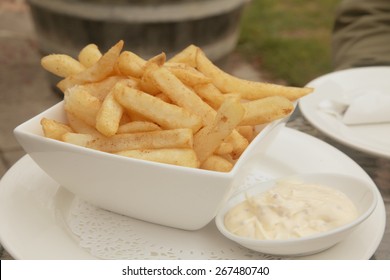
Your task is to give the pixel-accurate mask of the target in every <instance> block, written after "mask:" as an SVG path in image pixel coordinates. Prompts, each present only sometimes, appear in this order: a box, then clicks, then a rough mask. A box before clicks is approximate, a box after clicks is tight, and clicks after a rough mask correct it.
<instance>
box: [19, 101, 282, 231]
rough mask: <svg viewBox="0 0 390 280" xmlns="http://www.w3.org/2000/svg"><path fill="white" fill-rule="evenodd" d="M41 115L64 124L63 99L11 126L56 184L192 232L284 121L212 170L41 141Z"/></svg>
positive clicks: (225, 196)
mask: <svg viewBox="0 0 390 280" xmlns="http://www.w3.org/2000/svg"><path fill="white" fill-rule="evenodd" d="M43 117H46V118H49V119H54V120H57V121H61V122H66V116H65V113H64V106H63V101H61V102H60V103H58V104H56V105H54V106H53V107H51V108H49V109H47V110H46V111H44V112H43V113H41V114H39V115H37V116H35V117H33V118H32V119H30V120H28V121H26V122H25V123H23V124H21V125H19V126H18V127H16V128H15V130H14V134H15V137H16V139H17V140H18V142H19V143H20V144H21V146H22V147H23V148H24V150H25V151H26V152H27V153H28V154H29V155H30V156H31V158H32V159H33V160H34V161H35V162H36V163H37V164H38V165H39V166H40V167H41V168H42V169H43V170H44V171H45V172H46V173H47V174H48V175H49V176H50V177H52V178H53V179H54V180H55V181H56V182H57V183H58V184H59V185H60V186H62V187H64V188H66V189H67V190H69V191H70V192H72V193H73V194H74V195H76V196H78V197H80V198H82V199H84V200H85V201H88V202H90V203H92V204H94V205H96V206H98V207H100V208H103V209H106V210H109V211H113V212H116V213H119V214H123V215H126V216H129V217H132V218H136V219H140V220H144V221H147V222H152V223H157V224H160V225H165V226H170V227H174V228H180V229H185V230H197V229H200V228H202V227H204V226H205V225H207V224H208V223H209V222H210V221H211V220H212V219H213V218H214V217H215V216H216V214H217V212H218V210H219V209H220V208H221V207H222V206H223V205H224V203H225V202H226V201H227V200H228V198H229V197H230V195H231V194H232V192H233V191H234V189H235V188H236V186H237V184H238V183H239V181H240V176H239V174H240V170H242V169H243V168H245V166H246V164H250V162H251V159H255V158H256V157H257V156H259V155H260V154H261V153H262V152H263V151H264V150H265V149H266V148H267V146H268V145H269V144H270V143H271V142H272V139H273V138H274V137H275V136H276V135H277V133H278V131H279V129H280V128H281V127H282V126H284V123H285V121H286V120H287V118H288V117H286V118H284V119H281V120H277V121H274V122H272V123H270V124H268V125H267V126H265V127H264V128H262V130H261V131H260V132H259V134H258V135H257V136H256V138H255V139H254V140H253V141H252V142H251V144H250V145H249V146H248V148H247V149H246V150H245V152H244V153H243V154H242V155H241V157H240V159H239V160H238V161H237V162H236V164H235V166H234V168H233V169H232V170H231V171H230V172H228V173H223V172H216V171H208V170H201V169H196V168H189V167H180V166H175V165H169V164H163V163H156V162H150V161H144V160H139V159H132V158H127V157H123V156H118V155H113V154H109V153H105V152H101V151H97V150H92V149H87V148H84V147H79V146H76V145H72V144H68V143H64V142H61V141H57V140H53V139H49V138H45V137H44V136H43V133H42V128H41V125H40V121H41V119H42V118H43Z"/></svg>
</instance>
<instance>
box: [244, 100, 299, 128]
mask: <svg viewBox="0 0 390 280" xmlns="http://www.w3.org/2000/svg"><path fill="white" fill-rule="evenodd" d="M242 105H243V106H244V108H245V115H244V118H243V119H242V121H241V123H240V125H258V124H265V123H269V122H272V121H274V120H277V119H281V118H283V117H286V116H287V115H289V114H290V113H291V112H292V111H293V110H294V105H293V104H292V102H291V101H290V100H288V99H287V98H285V97H282V96H270V97H265V98H262V99H259V100H254V101H249V102H245V103H243V104H242Z"/></svg>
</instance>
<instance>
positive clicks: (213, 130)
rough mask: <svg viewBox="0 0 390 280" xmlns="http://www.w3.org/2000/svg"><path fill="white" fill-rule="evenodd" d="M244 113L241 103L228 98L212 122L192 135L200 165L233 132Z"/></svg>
mask: <svg viewBox="0 0 390 280" xmlns="http://www.w3.org/2000/svg"><path fill="white" fill-rule="evenodd" d="M244 113H245V111H244V108H243V107H242V105H241V103H240V102H239V101H238V100H237V99H234V98H229V99H227V100H225V102H224V103H222V105H221V107H220V108H219V110H218V112H217V115H216V117H215V119H214V121H213V122H212V123H211V124H209V125H207V126H205V127H203V128H202V129H201V130H199V131H198V132H197V133H196V134H195V135H194V150H195V152H196V154H197V156H198V159H199V161H200V163H201V164H202V163H203V162H204V161H205V160H206V159H207V158H208V157H209V156H211V155H212V154H213V153H214V151H215V150H216V149H217V148H218V146H219V145H221V143H222V142H223V140H224V139H226V138H227V137H228V136H229V135H230V134H231V133H232V132H233V130H234V128H235V127H236V126H237V125H238V124H239V123H240V122H241V120H242V118H243V116H244Z"/></svg>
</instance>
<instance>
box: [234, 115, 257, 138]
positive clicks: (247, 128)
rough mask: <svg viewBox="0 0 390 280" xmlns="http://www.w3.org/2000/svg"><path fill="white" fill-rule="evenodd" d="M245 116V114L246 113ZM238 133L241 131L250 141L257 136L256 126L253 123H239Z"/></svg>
mask: <svg viewBox="0 0 390 280" xmlns="http://www.w3.org/2000/svg"><path fill="white" fill-rule="evenodd" d="M244 117H245V115H244ZM236 130H237V131H238V133H240V134H241V135H242V136H243V137H244V138H245V139H247V140H248V142H249V143H250V142H251V141H252V140H253V138H254V137H255V127H254V126H252V125H239V126H237V127H236Z"/></svg>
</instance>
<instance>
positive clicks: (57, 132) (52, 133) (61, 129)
mask: <svg viewBox="0 0 390 280" xmlns="http://www.w3.org/2000/svg"><path fill="white" fill-rule="evenodd" d="M41 125H42V130H43V135H45V137H47V138H52V139H55V140H60V141H61V140H62V136H63V135H64V134H65V133H68V132H73V131H72V129H71V128H70V127H69V126H68V125H66V124H63V123H60V122H58V121H56V120H50V119H47V118H43V119H42V120H41Z"/></svg>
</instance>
